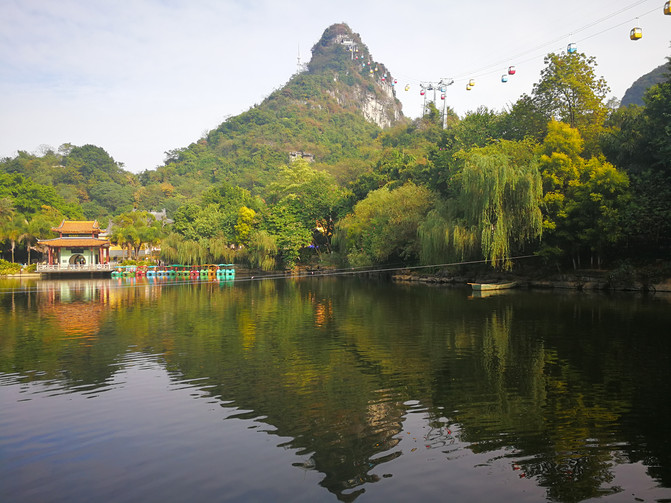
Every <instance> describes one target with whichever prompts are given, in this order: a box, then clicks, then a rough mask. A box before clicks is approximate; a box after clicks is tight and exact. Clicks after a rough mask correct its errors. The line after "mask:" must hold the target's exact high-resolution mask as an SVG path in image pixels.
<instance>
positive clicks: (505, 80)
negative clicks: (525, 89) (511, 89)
mask: <svg viewBox="0 0 671 503" xmlns="http://www.w3.org/2000/svg"><path fill="white" fill-rule="evenodd" d="M501 82H508V76H507V75H506V74H505V73H504V74H503V75H501Z"/></svg>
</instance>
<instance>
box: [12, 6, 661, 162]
mask: <svg viewBox="0 0 671 503" xmlns="http://www.w3.org/2000/svg"><path fill="white" fill-rule="evenodd" d="M663 7H664V0H589V1H586V0H564V1H562V2H550V1H546V0H509V1H505V2H501V1H496V2H495V1H490V0H480V1H478V2H471V1H459V2H457V1H449V0H423V1H408V0H404V1H397V0H386V1H378V0H339V1H337V2H331V1H329V2H315V1H314V0H282V1H277V0H274V1H273V0H132V1H120V0H59V1H57V2H55V1H53V0H0V158H4V157H14V156H15V155H16V154H17V152H18V151H26V152H30V153H36V154H38V155H39V154H40V153H41V152H43V151H44V149H45V148H46V147H49V148H53V149H54V150H55V149H58V147H59V146H60V145H62V144H64V143H70V144H73V145H79V146H81V145H86V144H93V145H97V146H99V147H102V148H104V149H105V150H106V151H107V152H108V153H109V154H110V155H111V156H112V157H113V158H114V160H115V161H117V162H120V163H122V164H123V166H124V168H125V169H128V170H130V171H133V172H136V173H137V172H140V171H144V170H148V169H154V168H156V167H157V166H160V165H162V164H163V162H164V160H165V158H166V154H165V153H166V152H168V151H170V150H174V149H179V148H184V147H187V146H188V145H189V144H190V143H192V142H194V141H197V140H198V139H199V138H201V137H202V136H203V135H205V134H206V133H207V131H209V130H211V129H214V128H216V127H217V126H218V125H219V124H221V123H222V122H223V121H225V120H226V119H227V118H228V117H230V116H235V115H238V114H240V113H242V112H244V111H245V110H248V109H249V108H250V107H252V106H254V105H255V104H259V103H261V102H262V101H263V99H265V98H266V97H267V96H268V95H269V94H270V93H271V92H272V91H273V90H275V89H278V88H281V87H282V86H283V85H284V84H286V83H287V82H288V80H289V79H290V78H291V76H292V75H293V74H294V73H296V71H297V68H298V66H297V63H298V58H299V56H300V60H301V62H302V63H307V62H308V61H309V59H310V56H311V52H310V49H311V48H312V46H313V45H314V44H315V43H316V42H317V41H318V40H319V39H320V37H321V35H322V33H323V32H324V30H325V29H326V28H327V27H329V26H330V25H332V24H334V23H342V22H344V23H347V24H348V25H349V26H350V28H351V29H352V30H353V31H354V32H356V33H358V34H359V35H360V36H361V38H362V40H363V43H364V44H366V46H367V47H368V49H369V50H370V52H371V53H372V55H373V57H374V59H375V61H377V62H380V63H384V65H385V66H386V67H387V68H388V70H389V71H390V72H391V74H392V75H393V77H394V78H396V79H397V81H398V82H397V84H396V86H395V90H396V95H397V97H398V98H399V99H400V100H401V102H402V104H403V113H404V114H405V115H406V116H408V117H411V118H415V117H417V116H418V115H420V114H421V111H422V100H423V98H422V97H421V96H420V95H419V90H420V88H419V84H420V83H427V82H437V81H439V80H440V79H442V78H452V79H454V84H453V85H451V86H449V87H448V88H447V90H446V93H445V100H446V104H447V105H449V106H451V107H452V108H453V109H454V110H455V111H456V112H457V113H458V114H459V115H460V116H462V117H463V115H464V114H465V113H467V112H468V111H474V110H476V109H477V108H478V107H480V106H486V107H488V108H490V109H493V110H497V111H498V110H504V109H506V108H507V107H509V106H511V105H512V104H513V103H514V102H515V101H517V99H518V98H519V97H520V96H521V95H522V94H530V93H531V92H532V89H533V85H534V83H536V82H538V80H539V78H540V72H541V70H542V69H543V67H544V62H543V59H544V56H545V55H547V54H548V53H550V52H562V51H565V50H566V47H567V45H568V43H570V42H574V43H576V44H577V47H578V51H579V52H583V53H585V54H586V55H587V56H593V57H594V58H595V59H596V63H597V67H596V74H597V76H602V77H604V78H605V80H606V82H607V83H608V85H609V86H610V88H611V92H610V93H609V97H610V96H612V97H615V98H618V99H621V98H622V96H623V95H624V92H625V91H626V90H627V89H628V88H629V87H630V86H631V84H632V83H633V82H634V81H635V80H636V79H637V78H638V77H640V76H642V75H644V74H645V73H647V72H649V71H651V70H653V69H654V68H656V67H658V66H659V65H662V64H664V63H665V62H666V58H667V57H669V56H671V16H665V15H664V13H663ZM634 26H639V27H641V28H642V29H643V38H641V39H640V40H637V41H631V40H630V39H629V31H630V29H631V28H632V27H634ZM511 65H514V66H515V67H516V73H515V75H513V76H510V78H509V80H508V82H506V83H502V82H501V75H502V74H503V73H505V72H506V70H507V68H508V67H509V66H511ZM470 79H474V80H475V86H473V88H472V89H471V90H470V91H467V90H466V84H467V82H468V81H469V80H470ZM406 85H409V86H410V90H409V91H405V87H406ZM441 103H442V102H441ZM45 146H46V147H45Z"/></svg>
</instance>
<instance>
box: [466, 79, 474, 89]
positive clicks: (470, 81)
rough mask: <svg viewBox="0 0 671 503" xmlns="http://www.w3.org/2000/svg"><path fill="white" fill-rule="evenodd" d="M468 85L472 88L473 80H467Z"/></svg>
mask: <svg viewBox="0 0 671 503" xmlns="http://www.w3.org/2000/svg"><path fill="white" fill-rule="evenodd" d="M468 85H469V86H471V87H473V86H474V85H475V80H473V79H471V80H469V81H468Z"/></svg>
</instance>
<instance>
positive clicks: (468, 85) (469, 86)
mask: <svg viewBox="0 0 671 503" xmlns="http://www.w3.org/2000/svg"><path fill="white" fill-rule="evenodd" d="M466 90H467V91H470V90H471V83H470V82H469V83H468V84H466Z"/></svg>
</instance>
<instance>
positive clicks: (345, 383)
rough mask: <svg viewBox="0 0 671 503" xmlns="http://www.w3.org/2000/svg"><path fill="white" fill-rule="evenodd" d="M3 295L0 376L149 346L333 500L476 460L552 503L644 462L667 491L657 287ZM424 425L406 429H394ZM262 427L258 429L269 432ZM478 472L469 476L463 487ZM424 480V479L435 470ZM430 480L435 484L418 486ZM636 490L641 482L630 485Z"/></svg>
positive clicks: (199, 286)
mask: <svg viewBox="0 0 671 503" xmlns="http://www.w3.org/2000/svg"><path fill="white" fill-rule="evenodd" d="M3 292H4V293H3V294H2V296H1V297H0V302H1V303H2V305H1V309H0V324H1V325H2V326H3V327H6V331H5V335H3V336H2V337H1V338H0V342H1V346H0V372H2V373H13V374H17V375H19V376H21V377H20V378H21V380H23V381H24V382H28V381H36V380H58V381H60V382H62V383H63V386H65V387H70V388H72V389H80V388H81V386H82V385H84V386H87V387H88V388H91V387H93V388H95V387H96V386H98V387H103V386H105V383H107V382H109V379H110V378H111V376H112V375H113V374H114V372H115V369H116V368H117V367H116V366H115V364H116V362H118V361H119V360H120V359H121V358H122V357H123V355H124V354H127V353H128V352H129V351H131V352H134V351H136V352H143V353H147V354H152V355H159V356H160V359H161V361H162V362H163V364H164V365H165V367H166V369H167V370H168V372H170V374H171V375H173V376H175V378H179V379H186V380H189V381H190V382H197V383H198V384H197V385H198V387H200V388H201V389H202V390H203V391H204V392H206V393H207V394H209V395H210V396H211V397H214V398H215V399H217V400H220V401H221V403H222V406H223V405H225V406H226V407H236V408H237V409H238V410H239V411H240V412H239V413H238V414H236V415H234V416H231V417H237V418H243V419H244V418H248V419H252V418H259V417H262V418H263V422H265V423H267V424H268V425H271V426H272V428H273V429H272V434H274V435H278V436H281V437H287V438H289V439H290V440H288V441H286V442H284V443H282V444H280V446H284V447H286V448H291V449H295V450H296V452H297V454H298V456H299V458H300V460H299V461H296V462H294V463H293V465H294V466H295V467H296V468H297V469H303V470H309V471H318V472H320V473H321V474H323V478H322V480H321V481H320V484H321V485H322V486H323V487H325V488H326V489H328V490H329V491H330V492H332V493H333V494H334V495H336V496H337V498H338V499H340V500H341V501H352V500H354V499H356V498H357V497H358V496H359V495H361V494H363V493H364V492H365V491H367V490H369V489H370V490H371V491H372V492H375V491H376V489H375V488H376V487H378V486H380V485H384V479H385V478H389V479H392V478H397V479H398V478H399V477H403V474H402V473H399V471H398V470H399V469H400V467H404V469H406V468H405V467H408V466H409V465H408V463H410V462H411V461H412V457H411V456H413V455H416V454H418V453H419V452H420V451H421V450H423V451H424V453H425V454H424V455H425V456H428V453H429V452H431V453H432V454H431V456H432V457H431V458H430V459H429V458H426V460H432V461H431V462H432V463H445V464H446V469H448V467H449V466H450V463H451V462H455V460H458V459H463V458H467V457H469V456H473V457H474V459H475V458H476V457H477V459H481V458H482V457H483V456H484V461H483V462H482V463H479V464H478V466H487V467H488V469H490V470H491V469H493V468H492V467H495V466H499V465H501V466H502V465H503V464H505V465H506V466H507V470H509V472H507V473H506V475H505V476H506V477H516V478H523V479H526V480H528V481H529V482H531V481H533V483H534V484H536V485H537V486H539V487H542V488H545V490H546V497H547V499H549V500H553V501H581V500H584V499H587V498H592V497H599V496H602V495H604V494H611V493H613V492H617V491H622V490H628V489H623V488H622V487H620V486H618V485H617V481H616V480H615V477H614V467H616V466H618V465H622V464H627V463H636V462H639V461H641V462H643V463H644V464H645V465H646V466H647V467H648V474H649V476H650V477H653V478H654V479H655V481H656V482H657V483H658V484H660V485H661V486H662V487H665V488H668V487H671V471H670V468H671V460H670V459H669V456H670V452H671V445H669V442H670V440H669V439H670V438H671V435H669V433H670V430H669V426H668V424H667V423H668V422H667V421H664V420H661V419H660V418H664V417H666V418H668V417H669V412H671V411H670V410H669V405H668V400H667V399H666V397H668V396H669V387H670V386H671V379H670V377H671V375H670V372H671V371H670V370H669V369H670V367H671V366H669V365H668V356H667V355H669V354H671V351H670V350H671V348H670V347H669V346H670V345H671V342H670V341H669V339H668V337H664V335H663V334H664V333H665V331H664V327H668V326H669V322H670V321H671V319H670V318H671V315H670V314H669V312H670V311H671V310H669V309H668V303H665V301H664V300H663V299H660V298H642V297H627V298H613V297H608V296H602V295H595V296H585V295H576V294H570V295H557V294H547V293H544V292H543V293H540V294H539V293H538V292H533V293H527V292H508V293H506V294H505V295H498V296H492V297H487V298H479V299H475V298H473V299H469V298H468V297H467V294H466V293H465V292H464V291H462V290H459V289H438V288H430V287H424V286H399V285H393V284H388V283H379V282H377V283H373V282H367V281H360V280H357V279H346V280H344V279H333V278H330V279H325V278H321V279H309V280H282V281H261V282H251V283H245V282H240V283H236V284H233V285H231V284H225V285H224V284H219V283H216V282H210V283H207V282H203V283H191V282H181V283H178V282H175V281H174V280H173V281H169V280H153V281H152V280H147V279H138V280H135V279H133V280H127V279H119V280H112V281H108V280H97V281H76V282H37V283H35V284H33V285H30V286H29V287H28V288H24V289H23V290H21V289H16V288H15V289H10V288H8V287H5V288H4V290H3ZM420 416H421V418H422V423H421V424H422V426H421V428H422V432H421V434H419V433H417V432H411V428H410V424H411V423H412V421H414V420H415V419H416V418H417V417H420ZM269 434H270V433H269ZM479 477H480V475H479V474H478V473H477V472H476V471H474V472H473V480H472V481H471V483H472V484H478V483H479V482H478V481H479ZM434 478H435V477H434ZM422 483H425V484H430V485H433V486H435V487H438V486H439V485H440V484H441V483H444V482H442V481H441V479H436V480H431V479H422ZM646 483H649V481H647V482H646Z"/></svg>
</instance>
